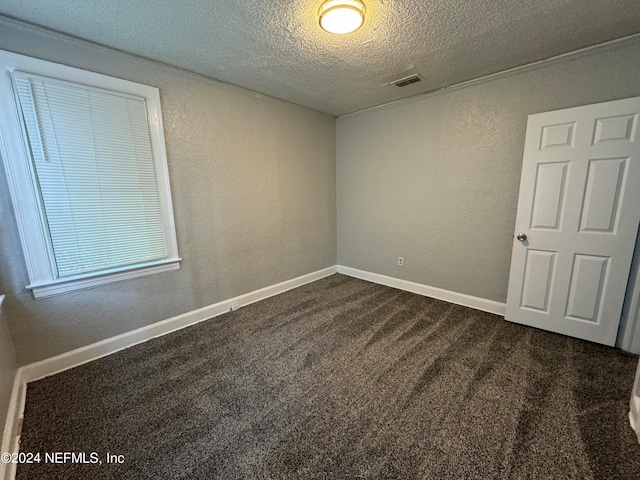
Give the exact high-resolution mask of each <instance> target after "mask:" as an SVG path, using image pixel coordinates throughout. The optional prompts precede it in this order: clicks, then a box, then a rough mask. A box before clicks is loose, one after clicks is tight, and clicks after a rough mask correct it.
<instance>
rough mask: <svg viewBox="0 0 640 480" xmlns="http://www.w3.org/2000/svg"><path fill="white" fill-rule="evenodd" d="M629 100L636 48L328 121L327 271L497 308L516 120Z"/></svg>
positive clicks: (635, 81) (508, 230)
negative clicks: (331, 168)
mask: <svg viewBox="0 0 640 480" xmlns="http://www.w3.org/2000/svg"><path fill="white" fill-rule="evenodd" d="M638 95H640V41H637V40H636V41H635V43H632V44H631V43H628V44H626V45H625V46H621V47H618V48H614V49H609V50H607V51H600V52H597V53H591V54H588V55H582V56H580V57H574V58H572V59H571V60H565V61H562V62H559V63H554V64H548V65H546V66H542V67H540V68H538V69H535V70H529V71H526V72H521V73H518V74H512V75H509V76H506V77H502V78H499V79H495V80H492V81H487V82H484V83H476V84H475V85H472V86H468V87H466V88H461V89H457V90H453V91H450V92H447V93H441V94H436V95H431V96H427V97H423V98H420V99H415V100H414V101H411V102H405V103H401V104H397V105H390V106H387V107H384V108H378V109H374V110H370V111H368V112H361V113H359V114H354V115H350V116H346V117H341V118H339V119H338V123H337V185H338V187H337V189H338V263H339V264H340V265H345V266H349V267H354V268H358V269H362V270H367V271H370V272H374V273H379V274H384V275H389V276H392V277H397V278H402V279H406V280H410V281H414V282H418V283H423V284H426V285H430V286H433V287H439V288H444V289H447V290H452V291H454V292H459V293H465V294H469V295H474V296H477V297H481V298H486V299H490V300H497V301H501V302H504V301H505V300H506V296H507V280H508V278H509V265H510V261H511V246H512V241H513V239H512V235H513V229H514V225H515V216H516V208H517V199H518V187H519V181H520V167H521V161H522V151H523V146H524V135H525V127H526V122H527V115H529V114H531V113H537V112H544V111H549V110H557V109H561V108H567V107H573V106H577V105H584V104H590V103H597V102H602V101H607V100H613V99H620V98H625V97H631V96H638ZM398 256H404V262H405V266H404V267H398V266H397V257H398Z"/></svg>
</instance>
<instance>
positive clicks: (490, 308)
mask: <svg viewBox="0 0 640 480" xmlns="http://www.w3.org/2000/svg"><path fill="white" fill-rule="evenodd" d="M338 273H342V274H344V275H348V276H350V277H355V278H359V279H361V280H367V281H369V282H373V283H379V284H380V285H386V286H387V287H393V288H398V289H400V290H405V291H407V292H411V293H417V294H418V295H424V296H426V297H431V298H437V299H438V300H444V301H445V302H450V303H455V304H456V305H463V306H465V307H469V308H475V309H476V310H482V311H483V312H489V313H495V314H496V315H501V316H503V317H504V313H505V307H506V306H505V304H504V303H501V302H496V301H494V300H487V299H485V298H479V297H474V296H471V295H466V294H464V293H457V292H452V291H450V290H444V289H442V288H437V287H430V286H429V285H423V284H422V283H415V282H410V281H408V280H402V279H400V278H394V277H387V276H386V275H380V274H378V273H371V272H366V271H364V270H358V269H356V268H351V267H343V266H342V265H338Z"/></svg>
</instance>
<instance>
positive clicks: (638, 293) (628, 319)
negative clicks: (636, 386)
mask: <svg viewBox="0 0 640 480" xmlns="http://www.w3.org/2000/svg"><path fill="white" fill-rule="evenodd" d="M616 347H618V348H621V349H622V350H625V351H627V352H631V353H635V354H640V228H639V229H638V236H637V237H636V246H635V249H634V251H633V258H632V260H631V271H630V272H629V280H628V281H627V292H626V295H625V298H624V304H623V305H622V316H621V317H620V326H619V327H618V336H617V338H616Z"/></svg>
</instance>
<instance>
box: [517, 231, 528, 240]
mask: <svg viewBox="0 0 640 480" xmlns="http://www.w3.org/2000/svg"><path fill="white" fill-rule="evenodd" d="M516 238H517V239H518V240H520V241H521V242H524V241H525V240H526V239H527V234H526V233H519V234H518V235H517V236H516Z"/></svg>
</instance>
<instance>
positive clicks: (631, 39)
mask: <svg viewBox="0 0 640 480" xmlns="http://www.w3.org/2000/svg"><path fill="white" fill-rule="evenodd" d="M635 42H640V33H634V34H632V35H628V36H626V37H622V38H616V39H615V40H610V41H608V42H603V43H599V44H597V45H591V46H589V47H585V48H580V49H578V50H574V51H572V52H567V53H563V54H561V55H555V56H553V57H549V58H545V59H544V60H538V61H537V62H531V63H527V64H525V65H520V66H518V67H513V68H508V69H507V70H502V71H500V72H495V73H491V74H489V75H484V76H482V77H478V78H473V79H471V80H467V81H465V82H460V83H456V84H454V85H449V86H448V87H443V88H440V89H438V90H434V91H432V92H426V93H419V94H418V95H414V96H412V97H407V98H401V99H400V100H394V101H393V102H388V103H383V104H381V105H376V106H374V107H369V108H365V109H363V110H358V111H357V112H352V113H347V114H345V115H340V116H338V117H337V118H347V117H353V116H356V115H361V114H363V113H367V112H371V111H375V110H381V109H385V108H390V107H394V106H396V105H402V104H405V103H413V102H419V101H420V100H424V99H425V98H429V97H435V96H438V95H443V94H445V93H450V92H453V91H456V90H461V89H463V88H468V87H471V86H475V85H481V84H483V83H488V82H492V81H494V80H499V79H501V78H506V77H510V76H512V75H518V74H520V73H525V72H529V71H531V70H537V69H539V68H543V67H548V66H550V65H555V64H557V63H560V62H566V61H571V60H576V59H577V58H580V57H584V56H587V55H593V54H595V53H601V52H605V51H608V50H613V49H615V48H620V47H623V46H625V45H630V44H632V43H635Z"/></svg>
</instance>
